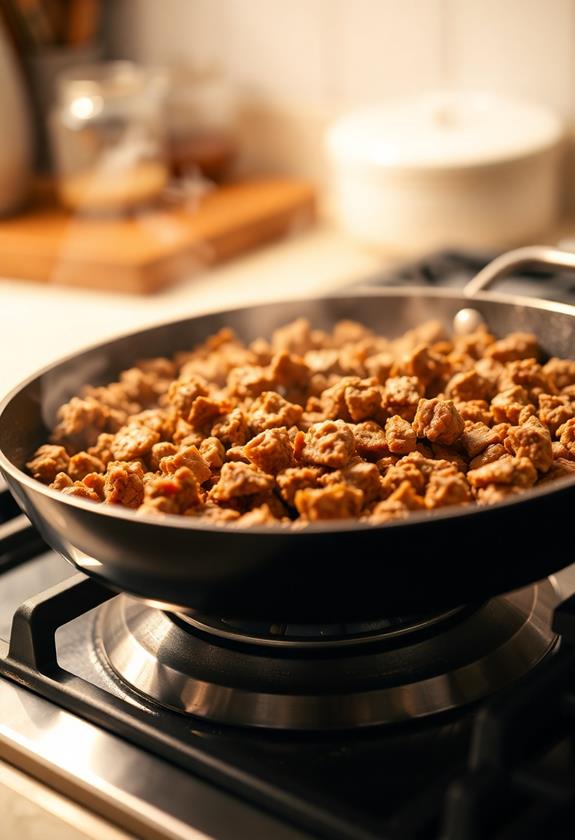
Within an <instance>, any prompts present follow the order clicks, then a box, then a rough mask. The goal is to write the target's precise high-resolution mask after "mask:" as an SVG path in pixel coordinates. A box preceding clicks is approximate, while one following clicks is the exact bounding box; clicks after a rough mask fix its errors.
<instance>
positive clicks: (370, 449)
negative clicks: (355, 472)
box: [349, 420, 389, 461]
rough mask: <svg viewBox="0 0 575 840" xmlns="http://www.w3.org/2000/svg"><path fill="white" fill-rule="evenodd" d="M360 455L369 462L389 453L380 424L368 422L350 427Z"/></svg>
mask: <svg viewBox="0 0 575 840" xmlns="http://www.w3.org/2000/svg"><path fill="white" fill-rule="evenodd" d="M349 428H350V429H351V432H352V434H353V437H354V440H355V448H356V451H357V452H358V454H359V455H361V456H362V457H363V458H367V459H369V460H372V461H373V460H378V459H379V458H381V457H382V456H383V455H387V454H388V453H389V447H388V445H387V437H386V434H385V432H384V430H383V429H382V428H381V426H380V425H379V423H376V422H375V421H374V420H367V421H366V422H365V423H357V424H356V425H350V426H349Z"/></svg>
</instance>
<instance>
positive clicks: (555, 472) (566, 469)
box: [539, 458, 575, 484]
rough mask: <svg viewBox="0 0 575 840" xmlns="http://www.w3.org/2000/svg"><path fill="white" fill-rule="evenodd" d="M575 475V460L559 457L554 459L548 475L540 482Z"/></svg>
mask: <svg viewBox="0 0 575 840" xmlns="http://www.w3.org/2000/svg"><path fill="white" fill-rule="evenodd" d="M574 476H575V460H573V461H571V460H568V459H567V458H557V459H556V460H555V461H553V465H552V466H551V469H550V470H549V472H548V473H547V475H545V476H543V478H542V479H541V481H540V482H539V483H540V484H543V483H544V482H545V483H546V482H547V481H555V479H556V478H573V477H574Z"/></svg>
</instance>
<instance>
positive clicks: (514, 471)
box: [467, 456, 537, 487]
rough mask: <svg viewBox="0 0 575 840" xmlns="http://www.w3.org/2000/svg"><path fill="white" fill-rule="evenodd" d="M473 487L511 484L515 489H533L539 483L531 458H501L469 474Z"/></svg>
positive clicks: (468, 478) (468, 477)
mask: <svg viewBox="0 0 575 840" xmlns="http://www.w3.org/2000/svg"><path fill="white" fill-rule="evenodd" d="M467 480H468V481H469V483H470V484H471V486H472V487H487V485H488V484H510V485H513V486H514V487H531V486H532V485H533V484H535V482H536V481H537V471H536V469H535V467H534V466H533V464H532V463H531V461H530V460H529V458H511V456H509V457H504V458H499V460H497V461H492V462H491V463H490V464H485V466H483V467H479V469H477V470H470V471H469V472H468V473H467Z"/></svg>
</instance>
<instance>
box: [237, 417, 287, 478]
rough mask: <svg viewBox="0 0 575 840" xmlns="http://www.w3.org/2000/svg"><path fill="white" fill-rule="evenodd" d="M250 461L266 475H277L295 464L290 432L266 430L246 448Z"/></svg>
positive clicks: (284, 429)
mask: <svg viewBox="0 0 575 840" xmlns="http://www.w3.org/2000/svg"><path fill="white" fill-rule="evenodd" d="M244 453H245V455H246V456H247V457H248V459H249V460H250V461H251V462H252V464H254V466H256V467H257V468H258V469H260V470H261V471H262V472H264V473H269V474H271V475H277V473H279V472H282V470H285V469H287V468H288V467H289V466H290V464H291V463H292V462H293V446H292V445H291V441H290V437H289V433H288V430H287V429H286V428H285V427H284V428H281V429H266V431H265V432H260V434H259V435H256V437H254V438H252V439H251V440H250V441H249V442H248V443H246V445H245V446H244Z"/></svg>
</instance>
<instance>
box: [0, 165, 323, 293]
mask: <svg viewBox="0 0 575 840" xmlns="http://www.w3.org/2000/svg"><path fill="white" fill-rule="evenodd" d="M314 205H315V201H314V190H313V188H312V187H311V185H310V184H308V183H307V182H304V181H300V180H296V179H288V178H262V179H257V180H245V181H240V182H237V183H233V184H229V185H226V186H222V187H217V188H216V189H214V190H212V191H211V192H209V193H208V194H207V195H206V196H204V197H203V198H202V199H201V200H200V201H199V202H197V204H196V205H194V206H192V205H191V204H190V203H189V202H188V204H187V205H186V204H180V205H178V206H173V207H167V206H162V207H160V206H158V207H155V208H151V207H150V208H147V209H145V210H144V209H142V210H140V211H139V212H137V213H133V214H132V215H130V216H129V217H123V218H120V217H117V218H104V217H102V218H93V217H92V218H89V217H84V218H82V217H76V216H73V215H71V214H70V213H69V212H67V211H66V210H64V209H62V208H61V207H60V206H59V205H58V204H57V203H56V201H55V199H54V197H53V194H52V191H51V189H47V188H46V186H45V185H44V186H42V187H41V188H39V189H38V191H37V194H35V196H34V198H33V200H32V202H31V204H30V206H29V207H28V208H27V209H26V211H25V212H23V213H22V214H21V215H19V216H14V217H12V218H9V219H2V220H0V275H1V276H4V277H9V278H13V279H22V280H34V281H37V282H43V283H53V284H63V285H72V286H84V287H92V288H100V289H106V290H110V289H116V290H118V291H121V292H134V293H151V292H155V291H157V290H159V289H161V288H163V287H165V286H168V285H170V284H172V283H174V282H177V281H178V280H180V279H182V278H183V277H189V276H190V275H191V274H192V273H193V272H194V271H198V270H200V269H202V268H205V266H206V265H210V264H213V263H216V262H221V261H222V260H225V259H228V258H230V257H232V256H234V255H236V254H239V253H241V252H244V251H246V250H248V249H250V248H254V247H255V246H257V245H260V244H263V243H265V242H267V241H270V240H272V239H274V238H276V237H279V236H285V235H289V234H291V233H294V232H296V231H298V230H299V229H301V228H303V227H305V226H307V225H308V224H309V223H310V222H311V220H312V219H313V217H314Z"/></svg>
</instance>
